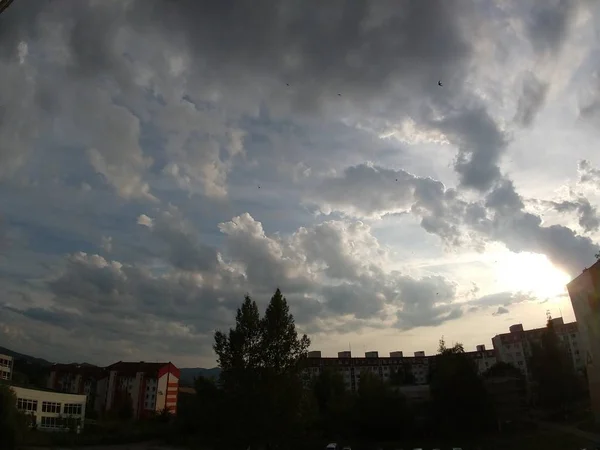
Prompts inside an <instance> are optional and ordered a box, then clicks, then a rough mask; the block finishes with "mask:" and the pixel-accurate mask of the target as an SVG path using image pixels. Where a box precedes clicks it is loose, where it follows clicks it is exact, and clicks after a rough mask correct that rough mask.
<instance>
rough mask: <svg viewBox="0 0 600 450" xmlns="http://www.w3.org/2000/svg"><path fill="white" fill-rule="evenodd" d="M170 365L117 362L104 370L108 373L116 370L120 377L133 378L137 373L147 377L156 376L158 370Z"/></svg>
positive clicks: (162, 363) (165, 363)
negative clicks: (142, 373) (130, 376)
mask: <svg viewBox="0 0 600 450" xmlns="http://www.w3.org/2000/svg"><path fill="white" fill-rule="evenodd" d="M168 364H171V363H170V362H155V363H147V362H144V361H139V362H124V361H119V362H116V363H114V364H111V365H110V366H108V367H107V368H106V369H107V370H109V371H113V370H116V371H117V372H119V374H120V375H132V376H135V374H136V373H138V372H144V373H145V374H147V375H158V372H159V371H160V369H162V368H163V367H164V366H166V365H168Z"/></svg>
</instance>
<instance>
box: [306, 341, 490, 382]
mask: <svg viewBox="0 0 600 450" xmlns="http://www.w3.org/2000/svg"><path fill="white" fill-rule="evenodd" d="M466 355H467V356H469V357H470V358H472V359H473V361H474V363H475V365H476V367H477V370H478V372H479V373H480V374H481V373H483V372H485V371H486V370H487V369H489V368H490V367H491V366H493V365H494V364H495V363H496V356H495V352H494V350H486V349H485V346H484V345H478V346H477V350H476V351H473V352H466ZM435 362H436V358H435V355H430V356H427V355H425V352H423V351H417V352H414V355H413V356H404V354H403V352H401V351H395V352H391V353H390V355H389V356H381V357H380V356H379V353H378V352H376V351H370V352H366V353H365V356H364V357H352V354H351V352H349V351H344V352H339V353H338V356H337V358H335V357H323V356H322V355H321V352H320V351H311V352H309V353H308V355H307V358H306V360H305V362H304V363H305V369H304V373H303V380H304V382H305V384H307V385H308V384H309V383H310V381H311V379H313V378H314V377H317V376H318V375H319V374H320V373H321V372H322V371H324V370H334V371H337V372H339V373H341V375H342V378H343V379H344V384H345V385H346V389H348V390H350V391H356V390H357V389H358V384H359V383H360V377H361V375H362V374H364V373H367V372H370V373H373V374H375V375H377V376H379V377H381V378H382V379H383V380H384V381H391V380H392V379H393V377H394V374H395V373H398V371H401V372H402V373H404V374H407V373H410V374H412V378H413V380H414V383H413V384H414V385H426V384H428V383H429V374H430V372H431V369H432V368H433V367H434V366H435Z"/></svg>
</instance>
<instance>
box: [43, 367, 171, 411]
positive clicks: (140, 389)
mask: <svg viewBox="0 0 600 450" xmlns="http://www.w3.org/2000/svg"><path fill="white" fill-rule="evenodd" d="M179 377H180V372H179V369H178V368H177V367H175V365H173V364H172V363H170V362H168V363H147V362H144V361H140V362H123V361H119V362H117V363H114V364H111V365H110V366H107V367H95V366H77V365H72V364H69V365H58V364H55V365H54V366H53V368H52V370H51V372H50V378H49V387H51V388H54V389H58V390H60V391H63V392H70V393H81V394H83V393H86V392H88V393H89V394H88V395H90V400H89V403H88V404H90V405H91V407H93V408H94V410H95V411H97V412H98V413H100V414H102V413H105V412H108V411H111V410H114V409H117V408H119V407H121V406H122V405H125V404H126V403H127V404H130V405H131V407H132V409H133V417H134V418H143V417H147V416H149V415H151V414H154V413H157V412H160V411H162V410H164V409H166V410H168V411H169V412H171V413H173V414H175V413H176V412H177V397H178V388H179Z"/></svg>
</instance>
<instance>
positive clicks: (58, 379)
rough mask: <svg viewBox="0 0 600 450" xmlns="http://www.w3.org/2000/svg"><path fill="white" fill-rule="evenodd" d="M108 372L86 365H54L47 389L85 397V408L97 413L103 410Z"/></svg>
mask: <svg viewBox="0 0 600 450" xmlns="http://www.w3.org/2000/svg"><path fill="white" fill-rule="evenodd" d="M107 386H108V372H107V371H106V369H104V368H102V367H96V366H92V365H88V364H54V365H53V366H52V369H51V371H50V377H49V378H48V388H50V389H54V390H56V391H59V392H68V393H71V394H80V395H85V396H86V399H87V408H88V409H89V410H92V411H96V412H97V413H101V412H102V411H104V409H105V403H106V389H107Z"/></svg>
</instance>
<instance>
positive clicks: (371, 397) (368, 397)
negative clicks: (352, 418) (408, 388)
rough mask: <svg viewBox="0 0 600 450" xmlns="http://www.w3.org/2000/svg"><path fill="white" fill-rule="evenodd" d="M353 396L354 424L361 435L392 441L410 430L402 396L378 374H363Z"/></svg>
mask: <svg viewBox="0 0 600 450" xmlns="http://www.w3.org/2000/svg"><path fill="white" fill-rule="evenodd" d="M357 394H358V395H357V400H356V408H355V409H356V424H355V425H356V428H357V429H359V430H361V432H362V434H363V436H365V437H367V436H379V437H380V438H384V439H385V438H393V437H394V436H395V435H397V433H398V432H403V431H407V430H409V429H410V428H411V427H410V421H409V417H410V414H408V410H407V406H406V401H405V399H404V397H403V396H402V395H401V394H400V393H399V392H398V391H397V390H393V389H392V388H391V386H390V385H389V384H387V383H385V382H384V381H383V380H382V379H381V378H380V377H379V376H378V375H375V374H374V373H372V372H363V373H362V374H361V377H360V382H359V385H358V393H357Z"/></svg>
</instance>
